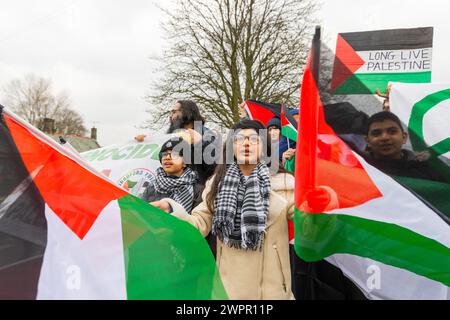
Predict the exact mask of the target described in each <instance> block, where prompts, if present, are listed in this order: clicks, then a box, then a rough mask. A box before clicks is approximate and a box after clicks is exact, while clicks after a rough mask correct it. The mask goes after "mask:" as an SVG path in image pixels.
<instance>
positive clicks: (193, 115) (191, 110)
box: [177, 100, 205, 125]
mask: <svg viewBox="0 0 450 320" xmlns="http://www.w3.org/2000/svg"><path fill="white" fill-rule="evenodd" d="M177 103H179V104H180V107H181V124H182V125H186V124H188V123H194V122H195V121H201V122H202V124H205V119H204V118H203V117H202V115H201V114H200V109H199V108H198V106H197V104H196V103H195V102H194V101H192V100H178V101H177Z"/></svg>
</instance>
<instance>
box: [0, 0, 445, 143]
mask: <svg viewBox="0 0 450 320" xmlns="http://www.w3.org/2000/svg"><path fill="white" fill-rule="evenodd" d="M164 2H165V1H164ZM157 3H158V1H152V0H128V1H125V0H113V1H112V0H39V1H33V0H15V1H10V0H0V88H3V87H4V86H5V85H6V84H7V83H8V82H9V81H11V80H13V79H15V78H22V77H23V76H24V75H26V74H28V73H34V74H36V75H38V76H43V77H46V78H51V80H52V82H53V86H54V88H55V91H56V92H60V91H66V92H68V93H69V95H70V96H71V99H72V102H73V106H74V107H75V109H76V110H77V111H78V112H79V113H80V114H81V115H82V116H83V118H84V119H85V123H86V125H87V126H88V127H92V126H93V125H94V124H95V125H96V126H97V127H98V129H99V142H100V144H102V145H109V144H113V143H119V142H123V141H127V140H130V138H132V137H133V136H134V135H136V134H138V133H142V132H145V130H142V129H138V128H137V127H138V126H139V125H140V124H141V123H142V121H143V120H144V119H145V118H146V117H148V114H147V113H145V112H144V111H145V109H148V108H150V107H151V106H150V105H149V104H147V103H146V102H145V101H144V99H143V98H144V96H145V95H146V94H147V93H149V88H150V83H151V82H152V80H154V79H155V78H154V77H155V73H154V68H155V66H156V65H155V62H154V61H153V60H151V59H149V57H150V56H161V53H162V45H163V43H164V39H163V34H162V31H161V29H160V25H159V23H160V20H161V16H162V15H161V13H160V11H159V9H158V8H157V5H156V4H157ZM160 3H162V1H160ZM322 3H323V6H322V9H321V11H320V12H318V18H320V19H321V20H322V27H323V30H324V33H325V36H326V38H327V39H328V40H329V45H330V47H332V48H333V47H334V45H335V39H336V34H337V33H338V32H350V31H366V30H376V29H390V28H407V27H426V26H433V27H434V51H433V81H435V82H450V62H449V61H448V56H449V54H450V42H449V41H448V38H449V36H450V23H449V21H448V19H449V12H450V3H449V2H448V1H446V0H428V1H423V0H420V1H416V0H377V1H372V0H323V1H322ZM2 95H3V93H2V92H1V90H0V102H1V96H2ZM145 133H147V134H148V133H149V132H145Z"/></svg>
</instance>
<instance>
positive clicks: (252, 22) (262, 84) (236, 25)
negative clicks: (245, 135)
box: [147, 0, 318, 127]
mask: <svg viewBox="0 0 450 320" xmlns="http://www.w3.org/2000/svg"><path fill="white" fill-rule="evenodd" d="M317 8H318V5H317V4H316V2H315V1H314V0H178V1H177V6H176V9H174V10H172V11H170V12H169V11H165V12H166V14H167V16H168V20H167V22H166V23H164V24H163V27H164V29H165V32H166V34H167V35H168V43H169V48H168V49H167V50H166V51H165V53H164V56H163V62H162V68H161V70H162V71H163V74H164V75H163V77H162V79H160V80H159V81H158V82H157V83H155V84H154V85H153V90H154V94H153V95H149V96H148V97H147V100H148V102H150V103H151V104H152V108H151V109H149V110H148V112H149V113H150V114H151V115H152V119H149V121H148V123H147V124H148V125H149V127H155V126H154V124H155V123H161V122H160V120H161V119H163V120H166V118H167V117H165V118H162V117H164V116H165V115H166V114H167V111H168V108H169V107H171V105H172V104H173V103H174V100H175V99H177V98H180V97H181V98H189V99H193V100H195V101H196V102H197V103H198V104H199V106H200V107H201V108H202V109H203V112H204V113H205V114H206V116H207V118H208V119H209V120H212V121H214V122H216V123H218V124H222V125H225V126H230V125H232V124H233V123H235V122H236V121H237V120H239V110H238V105H239V103H240V102H242V101H243V100H246V99H258V100H269V101H273V102H277V101H281V100H282V99H285V100H286V102H287V103H291V104H294V103H297V102H298V95H299V84H300V79H301V73H302V70H303V68H304V65H305V62H306V58H307V54H308V50H309V44H310V39H311V32H312V28H311V27H312V25H313V24H314V23H315V22H316V21H315V18H314V13H315V11H316V10H317Z"/></svg>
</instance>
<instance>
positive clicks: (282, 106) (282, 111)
mask: <svg viewBox="0 0 450 320" xmlns="http://www.w3.org/2000/svg"><path fill="white" fill-rule="evenodd" d="M285 111H286V109H285V108H284V98H283V99H281V112H280V115H281V114H284V116H285V117H286V114H285V113H284V112H285ZM280 120H281V119H280ZM280 122H281V131H283V123H282V121H280ZM280 133H281V132H280ZM286 140H287V145H288V149H290V148H291V145H290V143H289V138H288V137H286Z"/></svg>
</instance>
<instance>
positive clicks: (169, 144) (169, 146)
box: [159, 137, 189, 162]
mask: <svg viewBox="0 0 450 320" xmlns="http://www.w3.org/2000/svg"><path fill="white" fill-rule="evenodd" d="M178 145H179V146H178ZM176 146H178V147H177V151H178V152H179V154H180V155H183V149H184V148H188V147H189V144H188V143H187V142H186V141H184V140H183V138H181V137H172V138H170V139H169V140H167V141H166V142H164V143H163V145H162V146H161V150H160V151H159V162H161V160H162V154H163V152H164V151H167V150H173V149H174V148H175V147H176Z"/></svg>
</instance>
